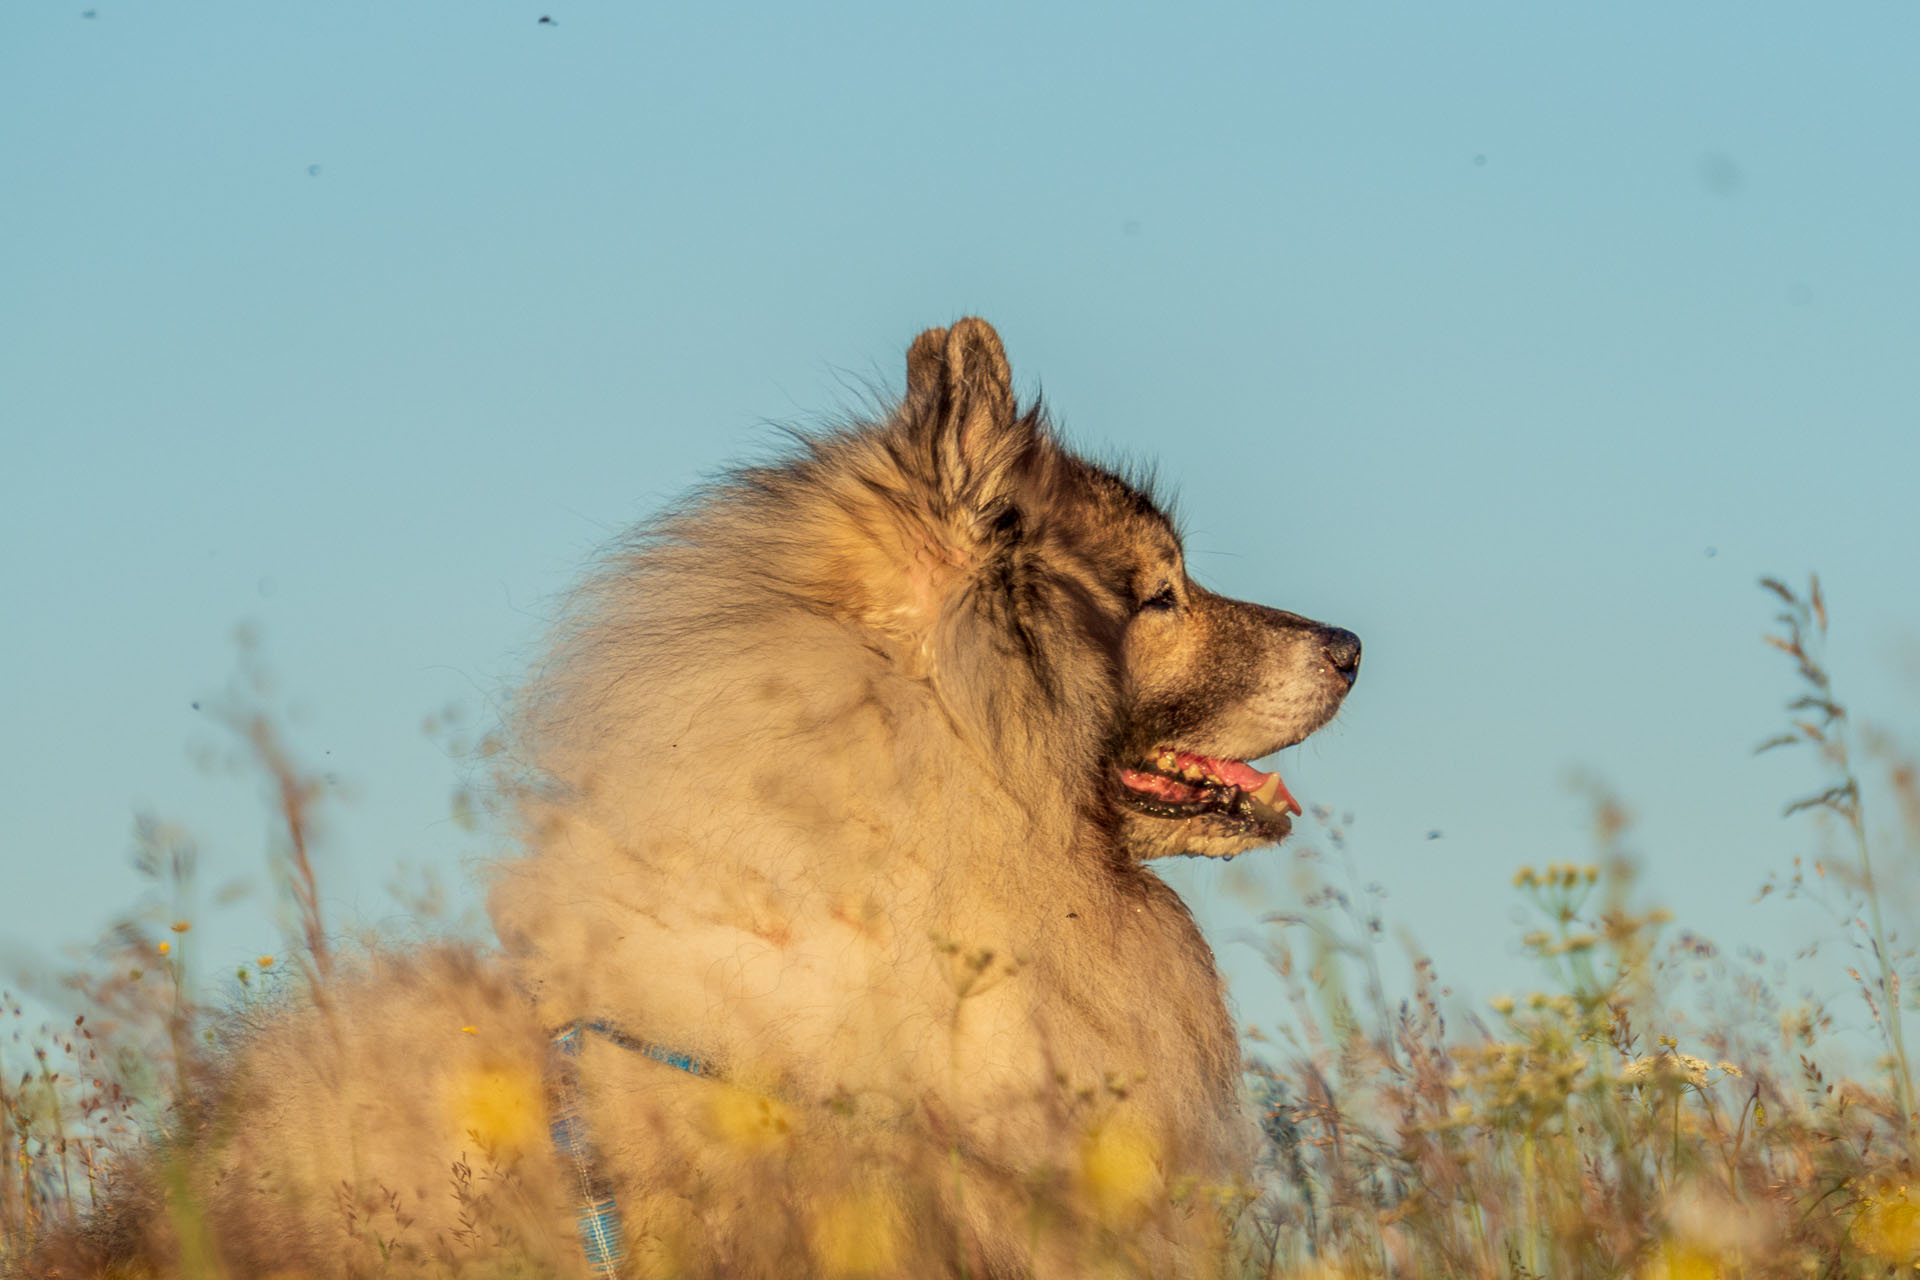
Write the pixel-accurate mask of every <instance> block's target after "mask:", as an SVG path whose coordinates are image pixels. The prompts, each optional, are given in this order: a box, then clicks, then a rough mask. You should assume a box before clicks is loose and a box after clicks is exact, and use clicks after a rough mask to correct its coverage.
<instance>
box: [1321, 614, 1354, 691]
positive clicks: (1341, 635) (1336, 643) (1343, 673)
mask: <svg viewBox="0 0 1920 1280" xmlns="http://www.w3.org/2000/svg"><path fill="white" fill-rule="evenodd" d="M1320 651H1321V652H1322V653H1324V654H1326V655H1327V661H1328V662H1331V663H1332V664H1333V669H1334V670H1335V671H1337V672H1339V674H1340V678H1341V679H1342V680H1345V681H1346V682H1347V683H1348V684H1349V685H1351V684H1352V683H1353V678H1354V677H1355V676H1357V675H1359V674H1360V637H1359V636H1357V635H1355V634H1353V632H1351V631H1344V630H1342V629H1341V628H1339V627H1328V628H1327V631H1326V638H1325V639H1324V640H1323V641H1322V642H1321V649H1320Z"/></svg>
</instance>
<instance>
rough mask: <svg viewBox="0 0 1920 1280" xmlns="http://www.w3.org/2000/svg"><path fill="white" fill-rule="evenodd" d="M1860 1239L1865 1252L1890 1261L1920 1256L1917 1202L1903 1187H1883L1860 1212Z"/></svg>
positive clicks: (1868, 1198) (1868, 1199)
mask: <svg viewBox="0 0 1920 1280" xmlns="http://www.w3.org/2000/svg"><path fill="white" fill-rule="evenodd" d="M1859 1240H1860V1244H1861V1246H1862V1247H1863V1248H1865V1249H1866V1250H1867V1252H1868V1253H1871V1254H1873V1255H1874V1256H1875V1257H1877V1258H1885V1259H1887V1260H1888V1261H1889V1262H1912V1261H1914V1260H1915V1259H1916V1258H1920V1201H1917V1200H1916V1198H1915V1195H1914V1192H1913V1191H1912V1190H1911V1189H1909V1188H1908V1187H1905V1186H1893V1185H1888V1186H1883V1187H1881V1188H1880V1189H1879V1190H1878V1191H1877V1192H1876V1193H1874V1194H1873V1195H1870V1196H1868V1197H1867V1203H1866V1207H1865V1208H1864V1209H1862V1210H1861V1211H1860V1226H1859Z"/></svg>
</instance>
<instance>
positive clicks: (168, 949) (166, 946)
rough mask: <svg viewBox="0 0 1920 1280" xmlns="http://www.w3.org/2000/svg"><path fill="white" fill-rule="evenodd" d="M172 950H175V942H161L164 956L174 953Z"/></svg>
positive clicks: (161, 951) (161, 950)
mask: <svg viewBox="0 0 1920 1280" xmlns="http://www.w3.org/2000/svg"><path fill="white" fill-rule="evenodd" d="M172 951H173V944H172V943H171V942H165V941H163V942H161V944H160V954H161V955H163V956H164V955H169V954H171V953H172Z"/></svg>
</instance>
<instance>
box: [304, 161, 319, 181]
mask: <svg viewBox="0 0 1920 1280" xmlns="http://www.w3.org/2000/svg"><path fill="white" fill-rule="evenodd" d="M307 176H308V177H309V178H317V177H319V176H320V166H319V165H317V164H310V165H308V166H307Z"/></svg>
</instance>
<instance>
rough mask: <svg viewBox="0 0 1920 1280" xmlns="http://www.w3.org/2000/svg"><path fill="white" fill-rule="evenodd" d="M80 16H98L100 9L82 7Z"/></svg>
mask: <svg viewBox="0 0 1920 1280" xmlns="http://www.w3.org/2000/svg"><path fill="white" fill-rule="evenodd" d="M80 16H81V17H83V18H97V17H99V16H100V11H99V10H98V9H82V10H81V11H80Z"/></svg>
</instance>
